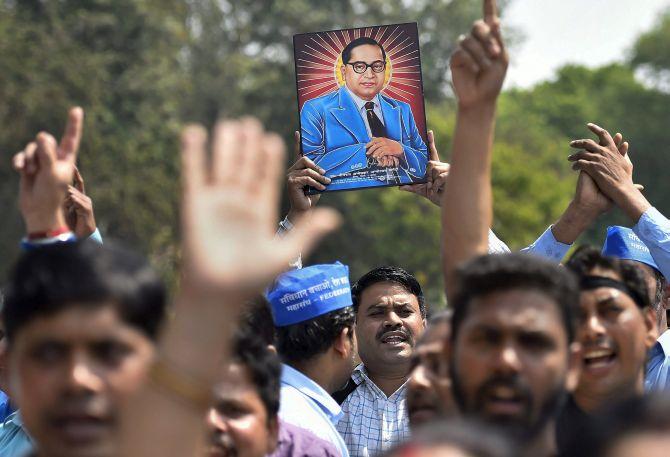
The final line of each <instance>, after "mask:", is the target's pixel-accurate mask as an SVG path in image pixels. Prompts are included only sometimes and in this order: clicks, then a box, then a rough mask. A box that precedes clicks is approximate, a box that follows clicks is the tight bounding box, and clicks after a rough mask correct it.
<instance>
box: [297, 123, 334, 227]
mask: <svg viewBox="0 0 670 457" xmlns="http://www.w3.org/2000/svg"><path fill="white" fill-rule="evenodd" d="M295 155H296V161H295V163H294V164H293V165H291V168H289V169H288V173H287V174H286V188H287V193H288V199H289V203H290V209H289V213H288V218H289V220H290V221H291V222H292V223H295V222H297V221H298V220H299V219H300V218H302V216H304V215H305V214H307V213H308V212H309V211H310V210H311V209H313V208H314V207H315V206H316V204H317V203H318V202H319V199H320V198H321V194H314V195H306V194H305V186H311V187H314V188H315V189H318V190H325V189H326V186H327V185H328V184H330V178H328V177H326V176H324V175H325V173H326V171H325V170H324V169H323V168H321V167H319V166H318V165H316V164H315V163H314V162H313V161H312V160H310V159H308V158H307V157H305V156H303V155H301V154H300V133H299V132H295Z"/></svg>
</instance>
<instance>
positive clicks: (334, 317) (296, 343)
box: [277, 306, 356, 362]
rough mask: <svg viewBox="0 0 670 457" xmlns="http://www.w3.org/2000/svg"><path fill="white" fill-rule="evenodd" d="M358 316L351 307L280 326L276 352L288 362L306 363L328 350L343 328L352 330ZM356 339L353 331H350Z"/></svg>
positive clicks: (351, 336) (351, 335)
mask: <svg viewBox="0 0 670 457" xmlns="http://www.w3.org/2000/svg"><path fill="white" fill-rule="evenodd" d="M355 322H356V315H355V314H354V309H353V308H352V307H351V306H347V307H346V308H341V309H337V310H335V311H331V312H329V313H326V314H323V315H321V316H318V317H315V318H314V319H310V320H308V321H305V322H299V323H297V324H293V325H288V326H286V327H277V352H279V355H281V357H282V358H283V359H284V360H286V361H288V362H303V361H306V360H309V359H311V358H312V357H315V356H317V355H319V354H322V353H324V352H326V351H327V350H328V348H330V347H331V346H332V344H333V342H334V341H335V340H336V339H337V337H339V336H340V334H341V333H342V330H344V329H345V328H348V329H350V330H353V328H354V323H355ZM349 336H350V338H353V331H351V332H350V334H349Z"/></svg>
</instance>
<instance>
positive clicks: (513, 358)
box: [495, 344, 521, 373]
mask: <svg viewBox="0 0 670 457" xmlns="http://www.w3.org/2000/svg"><path fill="white" fill-rule="evenodd" d="M495 368H496V369H497V371H499V372H502V373H517V372H519V370H520V369H521V358H520V357H519V352H518V350H517V348H515V347H514V345H512V344H508V345H505V346H503V347H501V348H500V351H499V352H498V354H497V357H496V360H495Z"/></svg>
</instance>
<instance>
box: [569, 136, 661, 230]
mask: <svg viewBox="0 0 670 457" xmlns="http://www.w3.org/2000/svg"><path fill="white" fill-rule="evenodd" d="M587 127H588V128H589V130H591V131H592V132H593V133H595V134H596V135H597V136H598V142H597V143H596V142H595V141H594V140H592V139H590V138H587V139H580V140H575V141H572V142H571V143H570V146H571V147H573V148H578V149H582V150H581V151H579V152H577V153H575V154H572V155H570V156H569V157H568V160H569V161H571V162H573V165H572V168H573V170H579V171H581V172H585V173H587V174H588V175H589V176H590V177H591V178H592V179H593V181H595V183H596V184H597V185H598V189H599V190H600V191H601V192H602V193H603V194H604V196H606V197H607V198H608V199H609V200H611V201H613V202H614V203H616V204H617V205H618V206H619V207H620V208H621V209H623V210H624V212H626V213H627V214H628V215H629V216H630V217H631V219H633V220H634V221H635V222H637V220H638V219H639V217H640V216H641V215H642V213H643V212H644V211H646V209H647V208H649V207H650V206H651V205H650V204H649V202H647V200H646V199H645V198H644V196H643V195H642V193H641V192H640V190H641V188H642V186H639V185H637V184H634V183H633V164H632V162H631V161H630V158H629V157H628V143H627V142H625V141H623V137H622V136H621V134H620V133H617V134H616V135H615V136H614V138H613V137H612V136H611V135H610V133H609V132H608V131H607V130H605V129H603V128H602V127H599V126H598V125H596V124H591V123H589V124H587Z"/></svg>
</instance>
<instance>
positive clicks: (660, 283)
mask: <svg viewBox="0 0 670 457" xmlns="http://www.w3.org/2000/svg"><path fill="white" fill-rule="evenodd" d="M651 270H652V271H653V272H654V279H656V293H655V294H654V301H653V302H652V304H651V305H652V306H653V307H654V309H655V310H656V311H660V310H661V309H662V308H663V306H662V301H663V289H664V286H665V276H663V273H661V272H660V271H658V270H657V269H656V268H652V269H651Z"/></svg>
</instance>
